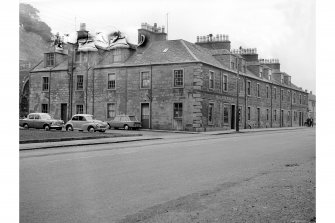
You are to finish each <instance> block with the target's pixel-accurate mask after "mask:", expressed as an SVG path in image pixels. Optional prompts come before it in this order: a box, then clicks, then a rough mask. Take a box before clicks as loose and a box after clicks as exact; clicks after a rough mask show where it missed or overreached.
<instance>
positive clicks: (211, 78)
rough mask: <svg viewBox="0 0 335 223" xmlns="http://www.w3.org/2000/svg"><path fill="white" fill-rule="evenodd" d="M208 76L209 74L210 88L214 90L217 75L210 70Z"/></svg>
mask: <svg viewBox="0 0 335 223" xmlns="http://www.w3.org/2000/svg"><path fill="white" fill-rule="evenodd" d="M208 74H209V75H208V79H209V83H208V88H209V89H211V90H213V89H214V88H215V73H214V71H212V70H210V71H209V72H208ZM211 85H212V86H211Z"/></svg>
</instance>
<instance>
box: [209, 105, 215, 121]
mask: <svg viewBox="0 0 335 223" xmlns="http://www.w3.org/2000/svg"><path fill="white" fill-rule="evenodd" d="M213 108H214V105H213V104H209V107H208V123H210V124H212V123H213V112H214V111H213Z"/></svg>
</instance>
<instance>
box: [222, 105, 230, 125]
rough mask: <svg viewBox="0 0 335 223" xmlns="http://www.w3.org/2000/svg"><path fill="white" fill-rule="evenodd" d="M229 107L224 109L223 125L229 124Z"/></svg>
mask: <svg viewBox="0 0 335 223" xmlns="http://www.w3.org/2000/svg"><path fill="white" fill-rule="evenodd" d="M228 120H229V119H228V107H227V106H224V107H223V123H225V124H228Z"/></svg>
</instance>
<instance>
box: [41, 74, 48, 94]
mask: <svg viewBox="0 0 335 223" xmlns="http://www.w3.org/2000/svg"><path fill="white" fill-rule="evenodd" d="M44 78H47V79H48V82H47V83H45V82H44ZM49 83H50V80H49V77H47V76H43V77H42V91H44V92H45V91H49V87H50V86H49ZM45 85H47V88H46V89H44V86H45Z"/></svg>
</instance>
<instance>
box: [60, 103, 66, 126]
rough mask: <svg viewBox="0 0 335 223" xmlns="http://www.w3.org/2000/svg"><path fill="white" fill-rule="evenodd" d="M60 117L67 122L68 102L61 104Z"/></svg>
mask: <svg viewBox="0 0 335 223" xmlns="http://www.w3.org/2000/svg"><path fill="white" fill-rule="evenodd" d="M60 118H61V119H62V120H63V121H64V123H66V122H67V104H66V103H64V104H61V105H60Z"/></svg>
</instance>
